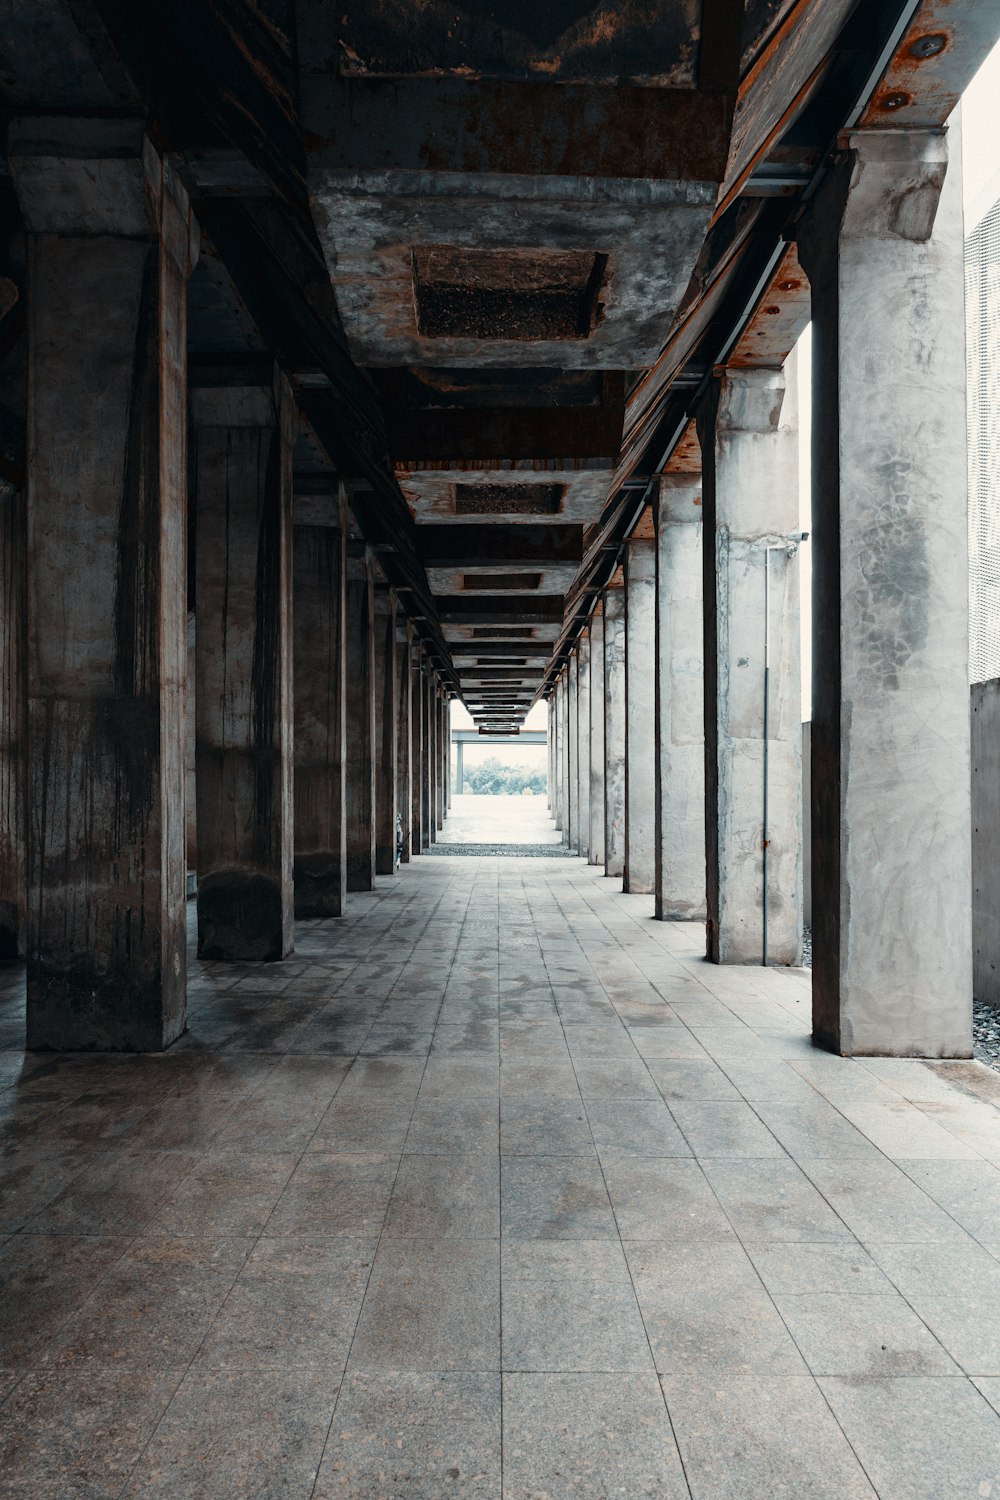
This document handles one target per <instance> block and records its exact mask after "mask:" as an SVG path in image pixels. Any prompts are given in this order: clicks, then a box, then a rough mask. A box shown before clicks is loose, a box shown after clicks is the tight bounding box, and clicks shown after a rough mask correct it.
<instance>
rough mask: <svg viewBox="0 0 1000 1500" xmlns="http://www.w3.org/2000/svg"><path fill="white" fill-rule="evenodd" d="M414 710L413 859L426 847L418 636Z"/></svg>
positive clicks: (412, 664) (412, 686)
mask: <svg viewBox="0 0 1000 1500" xmlns="http://www.w3.org/2000/svg"><path fill="white" fill-rule="evenodd" d="M410 713H411V717H412V727H411V731H410V736H411V739H410V742H411V745H412V751H413V760H412V768H411V773H410V793H411V800H410V857H411V858H412V857H413V855H415V854H421V853H422V852H423V849H424V835H423V806H424V754H425V745H424V736H425V733H426V726H425V719H424V677H423V670H422V666H421V646H420V642H419V641H418V640H416V639H413V643H412V650H411V655H410Z"/></svg>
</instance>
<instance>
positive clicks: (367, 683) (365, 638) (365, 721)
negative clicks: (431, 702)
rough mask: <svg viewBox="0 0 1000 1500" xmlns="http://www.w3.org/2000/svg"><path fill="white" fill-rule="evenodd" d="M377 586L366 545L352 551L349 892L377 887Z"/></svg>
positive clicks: (349, 585)
mask: <svg viewBox="0 0 1000 1500" xmlns="http://www.w3.org/2000/svg"><path fill="white" fill-rule="evenodd" d="M375 757H376V749H375V588H374V583H373V579H372V560H371V554H370V553H369V550H368V548H367V547H366V546H365V545H364V543H361V542H351V543H350V544H349V546H348V550H347V791H346V796H347V889H348V890H349V891H370V890H373V889H374V887H375Z"/></svg>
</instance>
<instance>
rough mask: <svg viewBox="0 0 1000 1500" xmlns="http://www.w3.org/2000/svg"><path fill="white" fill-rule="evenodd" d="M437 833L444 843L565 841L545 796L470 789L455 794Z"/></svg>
mask: <svg viewBox="0 0 1000 1500" xmlns="http://www.w3.org/2000/svg"><path fill="white" fill-rule="evenodd" d="M437 837H438V843H442V844H559V843H561V842H562V834H561V833H559V832H558V830H557V829H556V827H555V825H554V824H553V822H552V819H551V818H550V816H549V812H548V807H547V804H546V801H545V798H544V797H476V796H473V795H472V794H471V793H469V792H464V793H463V794H462V795H461V796H458V795H457V794H456V795H455V796H454V797H452V799H451V812H450V813H449V814H448V817H447V818H446V819H445V825H444V828H439V829H438V835H437Z"/></svg>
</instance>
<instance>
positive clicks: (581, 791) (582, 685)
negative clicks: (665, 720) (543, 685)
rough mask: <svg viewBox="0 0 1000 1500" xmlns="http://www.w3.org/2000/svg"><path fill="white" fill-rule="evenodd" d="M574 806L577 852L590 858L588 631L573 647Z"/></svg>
mask: <svg viewBox="0 0 1000 1500" xmlns="http://www.w3.org/2000/svg"><path fill="white" fill-rule="evenodd" d="M576 725H577V733H576V738H577V806H578V808H579V832H580V844H579V848H580V853H581V854H582V855H583V856H584V857H585V858H586V859H588V860H589V859H590V631H589V629H587V630H583V631H581V633H580V640H579V643H578V645H577V648H576Z"/></svg>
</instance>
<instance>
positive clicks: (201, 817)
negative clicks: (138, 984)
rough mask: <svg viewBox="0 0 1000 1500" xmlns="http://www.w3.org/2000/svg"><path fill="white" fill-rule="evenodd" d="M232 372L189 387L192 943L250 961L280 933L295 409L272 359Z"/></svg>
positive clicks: (288, 760) (288, 759) (274, 949)
mask: <svg viewBox="0 0 1000 1500" xmlns="http://www.w3.org/2000/svg"><path fill="white" fill-rule="evenodd" d="M192 378H193V379H195V378H200V377H199V376H197V375H196V374H195V372H192ZM212 378H213V379H214V373H213V376H212ZM237 378H240V377H239V375H238V374H237V375H235V376H234V379H237ZM243 378H244V379H245V381H246V383H241V384H236V383H234V384H230V385H215V384H213V385H197V386H195V385H192V391H191V416H192V421H193V424H194V432H193V443H194V476H195V479H194V483H195V513H196V522H195V524H196V530H195V571H196V581H195V607H196V611H197V630H196V640H195V660H196V676H197V684H196V693H197V720H196V728H197V747H196V763H197V798H198V952H199V955H200V956H201V957H202V958H217V959H243V960H251V961H256V960H270V959H278V958H284V956H285V955H286V954H287V953H290V952H291V949H292V940H293V933H292V918H293V884H292V860H293V847H292V840H293V816H292V814H293V808H292V796H293V791H292V697H291V693H292V639H291V610H290V603H291V583H292V577H291V571H292V446H293V444H294V441H295V433H296V428H297V417H296V411H295V403H294V401H293V399H292V393H291V390H290V388H289V385H288V382H287V381H286V380H285V379H284V377H283V376H282V375H281V374H280V373H279V372H277V371H276V370H275V368H274V367H273V366H269V367H268V369H267V370H266V371H263V372H259V373H258V375H257V378H258V379H259V380H260V381H261V383H259V384H257V383H251V375H250V374H249V373H244V377H243Z"/></svg>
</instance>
